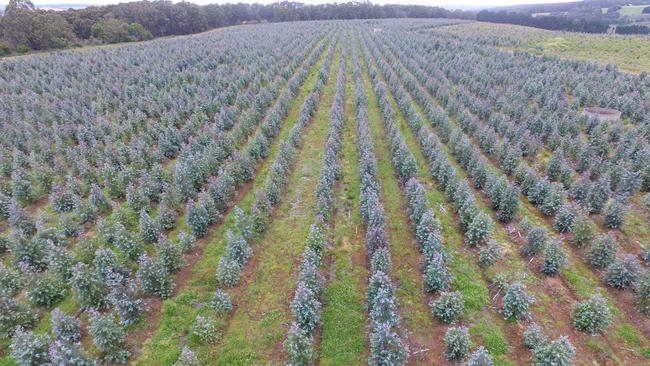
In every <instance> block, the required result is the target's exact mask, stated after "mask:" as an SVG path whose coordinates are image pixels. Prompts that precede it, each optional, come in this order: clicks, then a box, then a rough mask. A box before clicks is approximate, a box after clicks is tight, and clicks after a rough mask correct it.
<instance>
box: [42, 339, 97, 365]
mask: <svg viewBox="0 0 650 366" xmlns="http://www.w3.org/2000/svg"><path fill="white" fill-rule="evenodd" d="M49 355H50V360H51V362H52V363H51V365H52V366H98V365H99V363H98V362H97V361H96V360H94V359H93V358H92V357H90V355H88V353H87V352H86V350H84V349H83V347H82V346H81V344H79V343H69V342H65V341H61V340H58V339H57V340H55V341H54V342H52V344H51V345H50V348H49Z"/></svg>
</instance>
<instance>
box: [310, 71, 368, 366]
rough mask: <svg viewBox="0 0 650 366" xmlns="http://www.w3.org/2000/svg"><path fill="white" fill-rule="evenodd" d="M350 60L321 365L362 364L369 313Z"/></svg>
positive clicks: (324, 316)
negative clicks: (366, 299)
mask: <svg viewBox="0 0 650 366" xmlns="http://www.w3.org/2000/svg"><path fill="white" fill-rule="evenodd" d="M351 67H352V65H351V62H350V59H349V58H348V68H347V84H346V90H345V93H346V99H345V108H344V113H345V121H344V127H343V133H342V142H341V145H342V146H341V177H340V179H339V183H338V184H339V186H338V188H337V190H336V217H335V220H334V226H333V228H332V230H331V237H332V240H333V248H332V249H331V252H330V253H331V260H332V264H331V266H332V270H333V272H332V275H331V276H332V280H331V282H330V283H329V285H328V286H327V288H326V289H325V294H324V300H323V313H322V324H323V326H322V338H321V344H320V364H321V365H364V364H365V363H366V360H367V357H368V356H367V354H366V343H367V341H366V340H367V335H366V329H365V326H366V323H367V319H366V312H365V308H364V298H365V287H366V284H365V279H366V278H367V277H368V271H367V269H366V267H365V265H364V264H365V251H364V236H363V226H362V223H361V216H360V207H359V186H360V184H361V182H360V178H359V174H358V168H359V167H358V162H357V141H356V134H355V120H354V118H355V117H354V116H355V113H354V88H353V86H354V83H353V82H352V73H351Z"/></svg>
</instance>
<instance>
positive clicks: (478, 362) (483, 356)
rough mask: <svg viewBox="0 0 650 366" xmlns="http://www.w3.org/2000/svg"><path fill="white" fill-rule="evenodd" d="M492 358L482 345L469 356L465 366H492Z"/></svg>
mask: <svg viewBox="0 0 650 366" xmlns="http://www.w3.org/2000/svg"><path fill="white" fill-rule="evenodd" d="M493 365H494V362H492V358H490V353H489V352H488V351H487V350H486V349H485V348H484V347H483V346H481V347H479V348H478V349H477V350H476V351H475V352H474V353H472V354H471V355H470V357H469V361H467V364H465V366H493Z"/></svg>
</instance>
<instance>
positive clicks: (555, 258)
mask: <svg viewBox="0 0 650 366" xmlns="http://www.w3.org/2000/svg"><path fill="white" fill-rule="evenodd" d="M566 260H567V254H566V252H565V251H564V250H563V249H562V247H561V246H560V242H559V241H557V240H551V241H550V242H549V243H548V244H546V246H545V247H544V262H543V263H542V273H544V274H545V275H547V276H551V277H552V276H556V275H557V274H558V273H560V270H561V269H562V266H564V264H565V263H566Z"/></svg>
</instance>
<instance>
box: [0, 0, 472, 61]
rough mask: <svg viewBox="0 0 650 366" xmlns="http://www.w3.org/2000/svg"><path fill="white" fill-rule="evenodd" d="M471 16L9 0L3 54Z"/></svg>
mask: <svg viewBox="0 0 650 366" xmlns="http://www.w3.org/2000/svg"><path fill="white" fill-rule="evenodd" d="M472 17H473V14H471V13H467V12H462V11H449V10H446V9H443V8H440V7H433V6H419V5H373V4H372V3H370V2H347V3H332V4H319V5H307V4H302V3H299V2H288V1H284V2H277V3H273V4H269V5H262V4H245V3H237V4H223V5H219V4H212V5H204V6H199V5H196V4H193V3H190V2H177V3H173V2H171V1H166V0H155V1H148V0H143V1H134V2H127V3H120V4H115V5H106V6H91V7H88V8H84V9H78V10H74V9H69V10H66V11H52V10H49V11H48V10H39V9H36V8H35V7H34V5H33V4H32V2H31V1H30V0H10V1H9V5H7V7H6V8H5V13H4V15H2V16H0V56H2V55H3V54H9V53H12V52H18V53H24V52H29V51H31V50H46V49H52V48H64V47H69V46H75V45H82V44H87V43H95V44H97V43H118V42H131V41H141V40H147V39H151V38H153V37H162V36H171V35H183V34H192V33H198V32H203V31H206V30H208V29H213V28H220V27H225V26H229V25H235V24H242V23H251V22H255V23H256V22H286V21H299V20H330V19H382V18H472Z"/></svg>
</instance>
